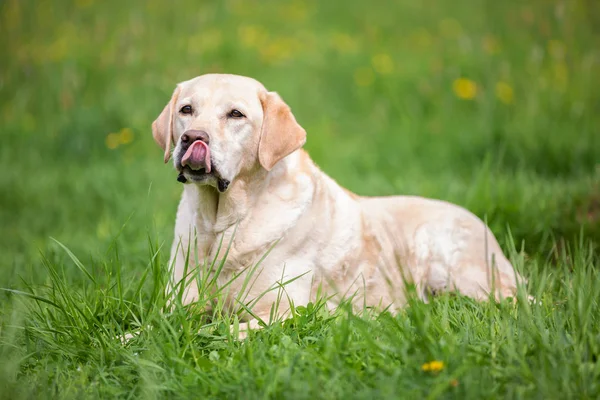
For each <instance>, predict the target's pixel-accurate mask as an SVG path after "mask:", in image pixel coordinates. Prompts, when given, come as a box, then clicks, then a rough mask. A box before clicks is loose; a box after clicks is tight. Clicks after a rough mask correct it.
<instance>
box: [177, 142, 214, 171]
mask: <svg viewBox="0 0 600 400" xmlns="http://www.w3.org/2000/svg"><path fill="white" fill-rule="evenodd" d="M181 165H182V166H184V167H185V166H186V165H187V166H189V167H190V168H191V169H193V170H199V169H202V168H204V169H205V170H206V173H207V174H208V173H209V172H210V150H209V149H208V146H207V145H206V143H204V142H203V141H201V140H196V141H195V142H194V143H192V144H191V146H190V147H188V149H187V151H186V152H185V154H184V155H183V158H182V159H181Z"/></svg>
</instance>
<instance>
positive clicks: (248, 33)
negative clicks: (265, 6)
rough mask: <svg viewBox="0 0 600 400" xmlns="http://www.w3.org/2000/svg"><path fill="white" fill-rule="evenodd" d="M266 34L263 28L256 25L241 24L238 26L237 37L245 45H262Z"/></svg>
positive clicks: (265, 39)
mask: <svg viewBox="0 0 600 400" xmlns="http://www.w3.org/2000/svg"><path fill="white" fill-rule="evenodd" d="M267 36H268V35H267V32H266V31H265V29H264V28H263V27H261V26H258V25H242V26H240V27H239V28H238V37H239V38H240V41H241V42H242V44H243V45H245V46H246V47H262V46H263V45H264V44H265V42H266V41H267Z"/></svg>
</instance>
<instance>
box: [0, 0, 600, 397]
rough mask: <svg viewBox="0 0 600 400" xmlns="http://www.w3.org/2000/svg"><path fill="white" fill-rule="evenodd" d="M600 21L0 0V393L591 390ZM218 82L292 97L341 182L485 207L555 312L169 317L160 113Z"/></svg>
mask: <svg viewBox="0 0 600 400" xmlns="http://www.w3.org/2000/svg"><path fill="white" fill-rule="evenodd" d="M599 25H600V6H599V5H598V4H596V3H595V2H592V1H583V0H575V1H571V2H558V1H557V2H548V1H542V0H533V1H530V2H527V3H526V4H524V3H522V2H517V1H514V0H509V1H508V2H493V1H487V0H484V1H480V2H475V1H470V0H469V1H467V0H459V1H454V2H450V1H443V0H434V1H431V2H415V1H408V0H401V1H398V2H394V3H393V4H390V2H383V1H377V2H358V1H350V2H337V1H331V2H316V1H308V2H275V1H260V2H259V1H238V0H229V1H227V2H208V1H205V2H194V1H181V2H177V3H174V4H173V5H166V3H164V2H159V1H156V0H150V1H144V2H141V1H139V2H134V1H132V2H123V1H119V2H117V1H114V0H106V1H102V2H99V1H93V0H78V1H75V2H73V3H71V2H68V1H62V2H34V1H30V0H22V1H18V0H7V1H5V2H2V3H0V55H1V57H0V121H1V127H2V132H1V139H0V140H1V141H0V171H1V172H0V287H3V288H5V289H9V290H8V291H7V290H4V291H2V293H0V299H1V300H0V301H1V304H0V360H2V362H0V397H3V398H7V399H17V398H30V397H34V398H35V397H37V398H48V397H55V398H78V399H79V398H98V397H99V396H102V397H109V398H112V397H115V396H119V397H124V398H130V397H141V398H152V397H157V398H162V397H193V398H211V397H212V398H264V397H275V398H286V399H287V398H290V399H291V398H344V397H352V398H392V397H395V398H416V397H429V398H447V397H457V398H482V397H483V398H499V397H511V398H561V399H562V398H598V397H599V396H600V386H599V384H598V382H600V365H599V363H598V362H597V357H598V355H599V354H600V326H599V325H600V323H599V317H598V316H599V315H600V310H599V305H598V301H599V299H600V279H598V276H597V274H598V262H599V260H600V256H599V253H598V246H599V245H600V164H599V162H600V132H599V128H598V127H600V113H598V109H599V107H600V51H599V49H600V34H599V31H598V29H597V26H599ZM207 72H230V73H238V74H243V75H249V76H252V77H255V78H257V79H259V80H260V81H262V82H264V83H265V85H266V86H267V87H268V88H270V89H271V90H276V91H278V92H279V93H280V94H281V95H282V97H283V98H284V99H285V100H286V101H287V102H288V104H290V105H291V107H292V109H293V111H294V113H295V114H296V117H297V119H298V121H299V122H300V123H301V124H302V125H303V126H304V127H305V128H306V130H307V132H308V143H307V145H306V148H307V149H308V151H309V152H310V154H311V156H312V157H313V159H314V160H315V161H316V162H317V163H318V164H319V166H320V167H321V168H322V169H323V170H324V171H325V172H326V173H328V174H329V175H330V176H332V177H334V178H335V179H336V180H337V181H338V182H340V183H341V184H342V185H344V186H345V187H348V188H349V189H351V190H353V191H355V192H357V193H359V194H364V195H387V194H419V195H423V196H428V197H435V198H441V199H445V200H449V201H452V202H455V203H457V204H460V205H463V206H465V207H467V208H469V209H470V210H472V211H473V212H475V213H476V214H477V215H479V216H480V217H482V218H486V220H487V221H488V222H489V224H490V226H491V228H492V230H493V231H494V232H495V233H496V235H497V237H498V238H499V240H500V242H501V244H502V246H503V248H504V249H505V250H506V251H507V252H508V253H509V254H511V259H512V260H513V261H514V263H515V265H517V267H518V269H519V270H520V271H522V272H523V274H524V275H525V276H527V277H528V279H529V287H528V291H529V292H530V293H532V294H534V295H535V296H536V297H537V298H538V299H539V300H540V301H541V304H539V305H529V304H527V303H526V302H522V303H518V304H517V305H514V304H512V303H508V302H507V303H502V304H495V303H481V304H480V303H475V302H473V301H471V300H469V299H467V298H462V297H457V296H443V297H439V298H436V299H435V300H434V301H432V302H431V303H430V304H423V303H420V302H418V301H416V300H415V301H411V303H410V307H408V308H406V310H404V311H403V312H401V313H400V314H398V315H389V314H387V313H383V314H381V315H377V314H371V313H365V314H364V315H355V314H352V313H351V312H349V311H348V309H347V308H346V307H342V308H340V309H339V310H337V311H336V312H328V311H326V310H324V309H323V307H322V304H321V303H320V302H318V303H317V304H313V305H310V306H307V307H302V306H300V305H298V306H299V307H298V308H297V309H296V312H295V314H294V316H293V318H292V319H290V320H288V321H285V322H282V323H275V324H273V325H272V326H269V327H268V328H266V329H264V330H261V331H259V332H256V333H253V334H252V335H251V336H250V338H249V339H248V340H246V341H245V342H237V341H234V340H231V337H230V336H229V333H228V332H229V328H228V327H229V324H230V323H231V322H235V317H234V316H230V315H223V314H222V313H220V312H219V307H217V308H216V309H215V310H214V311H213V312H212V313H210V315H209V314H207V313H206V312H204V311H203V309H204V305H205V304H204V303H203V302H202V301H201V302H200V303H199V304H197V305H195V306H194V307H192V308H193V309H188V308H186V307H183V306H180V305H177V306H175V308H174V309H173V310H172V311H169V312H167V310H166V308H165V307H164V305H165V302H166V301H167V300H166V299H165V298H164V296H163V288H164V284H165V280H166V279H167V278H166V277H167V274H166V269H167V265H166V264H167V260H168V249H169V248H170V241H171V237H172V229H173V222H174V215H175V208H176V205H177V201H178V196H179V193H180V190H181V187H180V185H179V184H178V183H177V182H176V180H175V178H176V175H175V174H174V172H173V170H172V169H171V167H170V166H164V165H163V164H162V156H161V151H160V150H159V149H158V148H157V146H156V145H155V144H154V142H153V140H152V138H151V133H150V123H151V122H152V121H153V120H154V118H155V117H156V116H157V115H158V113H159V112H160V111H161V110H162V107H163V106H164V104H165V103H166V102H167V101H168V98H169V96H170V94H171V92H172V90H173V88H174V86H175V83H176V82H178V81H181V80H185V79H189V78H191V77H193V76H196V75H199V74H203V73H207ZM461 78H462V79H463V80H460V79H461ZM461 96H462V97H465V98H461ZM110 133H119V136H118V138H121V140H122V141H123V142H127V143H122V144H120V145H119V146H118V147H117V148H115V149H111V148H109V146H107V139H108V138H109V136H108V135H109V134H110ZM131 134H132V135H133V137H132V139H133V140H131V141H129V139H130V138H129V136H130V135H131ZM115 137H116V136H114V135H113V136H110V138H113V139H114V138H115ZM109 140H110V139H109ZM51 238H55V239H56V241H55V240H52V239H51ZM59 243H62V244H63V245H64V246H65V247H66V248H67V249H69V250H66V249H65V248H64V247H63V246H62V245H60V244H59ZM75 260H80V261H75ZM33 296H36V297H33ZM139 326H143V327H146V326H150V327H152V329H143V331H142V334H141V336H140V337H139V338H136V339H135V340H133V341H132V342H131V343H129V344H127V345H123V344H122V343H120V341H118V340H116V339H115V337H116V336H117V335H119V334H121V333H122V332H124V331H128V330H130V329H134V328H136V327H139ZM433 360H438V361H443V363H444V368H443V369H442V370H441V371H439V372H437V373H436V372H431V371H423V370H422V368H421V367H422V365H423V364H424V363H426V362H429V361H433Z"/></svg>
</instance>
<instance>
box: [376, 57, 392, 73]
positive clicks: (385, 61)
mask: <svg viewBox="0 0 600 400" xmlns="http://www.w3.org/2000/svg"><path fill="white" fill-rule="evenodd" d="M371 64H373V69H374V70H375V71H376V72H377V73H379V74H382V75H386V74H389V73H391V72H392V71H393V70H394V61H392V57H390V56H389V55H388V54H385V53H381V54H376V55H374V56H373V57H372V58H371Z"/></svg>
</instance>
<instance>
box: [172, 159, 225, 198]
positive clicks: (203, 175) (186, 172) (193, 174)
mask: <svg viewBox="0 0 600 400" xmlns="http://www.w3.org/2000/svg"><path fill="white" fill-rule="evenodd" d="M177 170H178V171H179V174H178V175H177V181H178V182H181V183H190V182H193V183H201V184H202V183H206V184H210V183H213V182H216V184H217V189H218V190H219V192H221V193H223V192H225V191H226V190H227V188H228V187H229V184H230V183H231V182H230V181H229V180H227V179H223V178H221V176H220V175H219V173H218V172H217V171H216V169H215V168H212V169H211V171H210V172H207V171H206V168H200V169H192V168H191V167H190V166H189V165H185V166H183V165H181V164H180V166H179V168H177ZM213 184H214V183H213Z"/></svg>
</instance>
